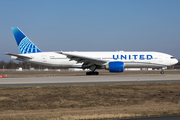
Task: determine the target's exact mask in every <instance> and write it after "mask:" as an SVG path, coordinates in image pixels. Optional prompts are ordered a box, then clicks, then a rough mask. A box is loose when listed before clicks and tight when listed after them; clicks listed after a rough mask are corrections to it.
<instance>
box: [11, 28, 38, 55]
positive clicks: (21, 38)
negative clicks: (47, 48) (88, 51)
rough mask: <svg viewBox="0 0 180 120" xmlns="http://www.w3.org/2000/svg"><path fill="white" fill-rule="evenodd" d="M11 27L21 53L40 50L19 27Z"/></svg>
mask: <svg viewBox="0 0 180 120" xmlns="http://www.w3.org/2000/svg"><path fill="white" fill-rule="evenodd" d="M11 29H12V31H13V34H14V37H15V39H16V43H17V45H18V47H19V50H20V53H21V54H27V53H37V52H41V51H40V50H39V48H38V47H37V46H36V45H35V44H34V43H33V42H31V40H30V39H29V38H28V37H27V36H26V35H25V34H24V33H23V32H22V31H21V30H20V29H19V28H17V27H12V28H11Z"/></svg>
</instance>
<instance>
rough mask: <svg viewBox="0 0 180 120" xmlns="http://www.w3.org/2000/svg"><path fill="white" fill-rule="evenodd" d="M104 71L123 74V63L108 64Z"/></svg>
mask: <svg viewBox="0 0 180 120" xmlns="http://www.w3.org/2000/svg"><path fill="white" fill-rule="evenodd" d="M106 69H107V70H109V72H123V71H124V63H123V62H121V61H114V62H109V63H108V64H106Z"/></svg>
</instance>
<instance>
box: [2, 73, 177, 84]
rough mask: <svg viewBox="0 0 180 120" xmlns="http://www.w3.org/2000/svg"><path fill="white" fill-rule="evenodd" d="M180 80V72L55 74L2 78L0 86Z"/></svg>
mask: <svg viewBox="0 0 180 120" xmlns="http://www.w3.org/2000/svg"><path fill="white" fill-rule="evenodd" d="M152 82H180V75H179V74H165V75H160V74H138V75H99V76H55V77H50V76H46V77H30V78H1V79H0V86H44V85H83V84H86V85H87V84H115V83H152Z"/></svg>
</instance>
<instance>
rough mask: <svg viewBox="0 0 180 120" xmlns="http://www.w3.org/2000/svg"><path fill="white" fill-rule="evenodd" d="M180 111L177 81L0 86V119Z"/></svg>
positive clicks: (59, 119)
mask: <svg viewBox="0 0 180 120" xmlns="http://www.w3.org/2000/svg"><path fill="white" fill-rule="evenodd" d="M177 114H180V83H136V84H112V85H107V84H106V85H79V86H78V85H73V86H32V87H1V88H0V119H9V120H12V119H17V120H20V119H22V120H29V119H48V120H72V119H108V118H131V117H146V116H161V115H177Z"/></svg>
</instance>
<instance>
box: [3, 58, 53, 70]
mask: <svg viewBox="0 0 180 120" xmlns="http://www.w3.org/2000/svg"><path fill="white" fill-rule="evenodd" d="M18 67H21V68H22V69H30V68H34V69H44V68H48V69H53V68H51V67H47V66H39V65H37V64H33V63H27V62H14V61H13V60H10V61H9V62H5V61H0V69H17V68H18Z"/></svg>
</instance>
